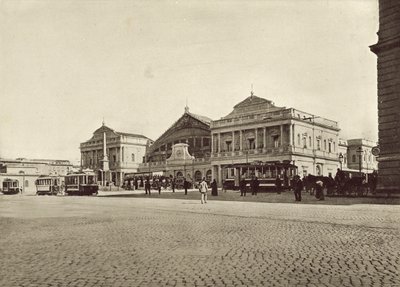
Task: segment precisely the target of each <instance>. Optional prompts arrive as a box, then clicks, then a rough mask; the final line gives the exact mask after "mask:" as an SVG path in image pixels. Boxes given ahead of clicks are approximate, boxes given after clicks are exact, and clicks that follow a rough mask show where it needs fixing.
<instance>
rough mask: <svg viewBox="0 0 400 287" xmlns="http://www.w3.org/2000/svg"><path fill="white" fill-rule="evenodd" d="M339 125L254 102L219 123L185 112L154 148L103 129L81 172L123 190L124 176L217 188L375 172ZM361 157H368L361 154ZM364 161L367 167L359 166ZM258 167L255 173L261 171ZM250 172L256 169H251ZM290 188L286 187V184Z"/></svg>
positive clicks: (84, 148) (367, 150) (87, 147)
mask: <svg viewBox="0 0 400 287" xmlns="http://www.w3.org/2000/svg"><path fill="white" fill-rule="evenodd" d="M339 131H340V129H339V126H338V123H337V122H336V121H333V120H330V119H326V118H323V117H321V116H317V115H313V114H310V113H307V112H303V111H300V110H297V109H295V108H286V107H279V106H276V105H275V104H274V103H273V102H272V101H270V100H267V99H264V98H261V97H257V96H255V95H254V93H253V92H251V94H250V96H248V97H247V98H245V99H244V100H243V101H241V102H240V103H238V104H237V105H235V106H234V107H233V110H232V112H231V113H229V114H228V115H226V116H224V117H222V118H221V119H219V120H215V121H213V120H211V119H210V118H208V117H206V116H201V115H198V114H194V113H192V112H190V111H189V108H188V107H185V111H184V113H183V114H182V115H181V116H180V117H179V118H178V119H177V120H176V122H174V123H173V124H172V125H171V126H170V127H169V128H168V129H167V130H166V131H165V132H164V133H163V134H161V136H160V137H159V138H158V139H157V140H156V141H154V142H152V141H151V140H149V139H148V138H147V137H145V136H143V135H137V134H128V133H122V132H116V131H114V130H113V129H111V128H109V127H107V126H105V125H104V124H103V126H101V127H100V128H99V129H97V130H96V131H95V132H94V133H93V136H92V138H91V139H90V140H88V141H86V142H84V143H82V144H81V146H80V149H81V166H82V168H89V169H93V170H95V171H96V172H97V173H98V179H99V181H100V182H103V183H105V182H113V183H114V184H116V185H122V184H123V182H124V176H125V175H127V174H130V175H131V174H135V175H139V176H140V175H142V176H147V175H150V174H152V175H163V176H166V177H175V178H177V179H183V178H186V179H187V180H188V181H189V182H198V181H200V180H201V179H202V178H203V177H205V178H206V180H207V181H211V180H212V179H216V180H217V182H218V183H219V185H220V186H221V184H222V183H223V182H224V181H232V182H234V183H235V185H236V186H237V184H238V180H239V178H241V177H243V176H244V177H247V178H248V177H250V176H251V175H253V174H255V175H256V176H258V177H259V178H262V179H263V180H264V181H267V180H271V179H273V178H275V177H276V176H277V175H279V176H282V178H283V179H285V180H289V179H290V178H291V177H293V175H294V172H296V173H297V174H299V175H301V176H306V175H308V174H312V175H323V176H328V175H332V176H335V174H336V171H337V168H343V169H344V170H353V171H357V170H358V167H359V166H361V168H362V172H372V171H373V170H374V169H376V160H375V157H374V156H372V154H371V149H372V147H373V146H374V145H375V144H374V143H373V142H371V141H367V140H363V139H355V140H347V141H346V140H341V139H339ZM359 150H362V151H363V154H362V156H361V157H359V156H356V157H355V155H361V154H360V153H359ZM360 160H361V161H362V162H361V164H360V163H359V161H360ZM255 166H257V167H255ZM250 169H251V170H250ZM286 183H288V182H286Z"/></svg>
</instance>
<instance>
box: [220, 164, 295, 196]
mask: <svg viewBox="0 0 400 287" xmlns="http://www.w3.org/2000/svg"><path fill="white" fill-rule="evenodd" d="M224 173H225V176H224V180H223V184H224V188H225V189H233V190H238V189H239V181H240V180H241V179H243V178H244V180H245V181H246V186H247V188H250V183H251V180H252V178H253V177H257V179H258V181H259V183H260V185H259V191H273V192H275V191H276V184H275V182H276V179H277V177H278V176H279V177H280V179H281V180H282V187H283V188H290V186H291V185H292V182H293V178H294V176H295V175H297V166H296V165H293V164H290V163H286V162H283V163H282V162H261V161H256V162H252V163H247V164H232V165H229V166H226V167H225V171H224Z"/></svg>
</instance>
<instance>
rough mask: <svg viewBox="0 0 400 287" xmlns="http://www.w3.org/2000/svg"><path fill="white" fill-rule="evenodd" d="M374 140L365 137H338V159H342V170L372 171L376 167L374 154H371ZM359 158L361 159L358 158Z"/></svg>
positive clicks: (376, 162)
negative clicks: (346, 138)
mask: <svg viewBox="0 0 400 287" xmlns="http://www.w3.org/2000/svg"><path fill="white" fill-rule="evenodd" d="M375 146H376V142H374V141H371V140H367V139H349V140H344V139H339V155H340V154H342V155H343V157H340V156H339V160H342V163H341V166H342V169H343V170H348V171H356V172H359V171H360V169H361V172H363V173H372V172H373V171H374V170H377V169H378V161H377V159H376V156H374V155H373V154H372V148H373V147H375ZM360 159H361V160H360Z"/></svg>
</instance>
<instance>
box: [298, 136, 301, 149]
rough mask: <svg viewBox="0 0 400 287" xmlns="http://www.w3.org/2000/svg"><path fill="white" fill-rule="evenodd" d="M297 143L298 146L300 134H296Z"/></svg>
mask: <svg viewBox="0 0 400 287" xmlns="http://www.w3.org/2000/svg"><path fill="white" fill-rule="evenodd" d="M297 145H298V146H300V145H301V142H300V134H297Z"/></svg>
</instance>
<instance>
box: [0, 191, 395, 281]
mask: <svg viewBox="0 0 400 287" xmlns="http://www.w3.org/2000/svg"><path fill="white" fill-rule="evenodd" d="M0 232H1V236H0V262H1V265H0V286H117V287H118V286H400V275H399V269H400V241H399V238H400V207H399V206H398V205H363V204H360V205H341V206H338V205H313V204H306V205H299V204H290V203H257V202H229V201H213V200H210V201H209V202H208V203H207V204H204V205H201V204H200V203H199V201H198V200H196V201H193V200H178V199H159V198H107V197H50V196H44V197H34V196H32V197H29V196H18V195H17V196H0Z"/></svg>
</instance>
